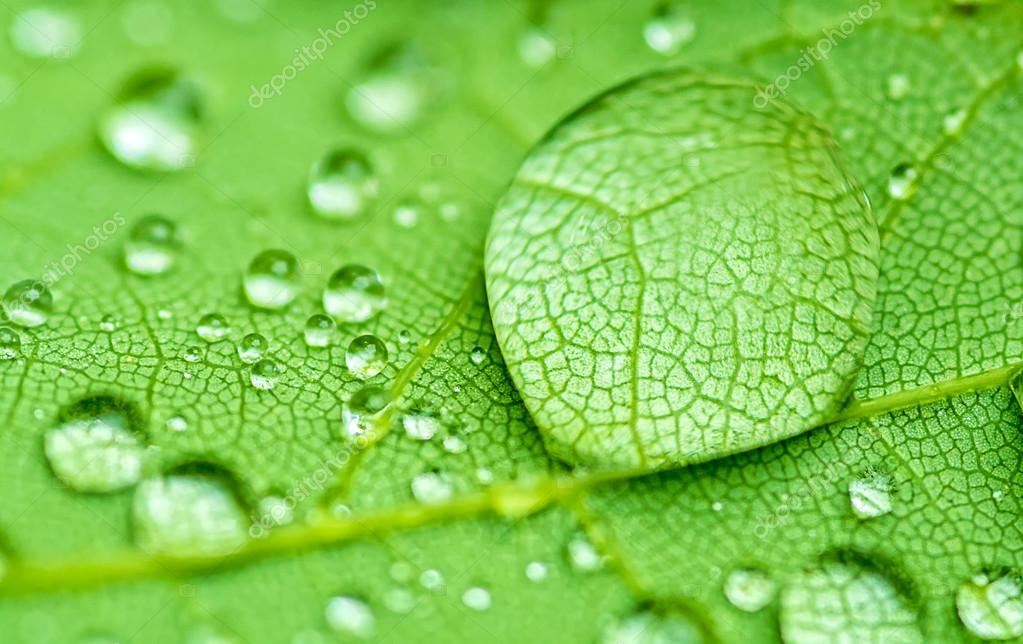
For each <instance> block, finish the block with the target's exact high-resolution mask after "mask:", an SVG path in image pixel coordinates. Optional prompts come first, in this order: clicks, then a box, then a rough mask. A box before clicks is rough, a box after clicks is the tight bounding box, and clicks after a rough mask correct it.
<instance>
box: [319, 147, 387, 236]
mask: <svg viewBox="0 0 1023 644" xmlns="http://www.w3.org/2000/svg"><path fill="white" fill-rule="evenodd" d="M379 183H380V182H379V180H378V179H377V176H376V173H374V171H373V167H372V166H371V165H370V163H369V160H368V159H366V157H365V156H364V155H362V154H361V153H359V152H356V151H355V150H350V149H338V150H332V151H330V152H328V153H327V154H326V155H325V156H324V157H323V158H322V159H320V160H319V161H317V162H316V163H315V164H313V167H312V170H310V171H309V187H308V189H307V191H306V194H307V196H308V197H309V204H310V205H311V206H312V208H313V212H315V213H316V214H317V215H319V216H320V217H323V218H325V219H352V218H354V217H357V216H359V215H361V214H362V213H364V212H366V210H367V209H368V208H369V207H370V205H371V204H372V203H373V202H374V201H375V200H376V197H377V191H378V189H379Z"/></svg>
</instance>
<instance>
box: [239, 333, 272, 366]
mask: <svg viewBox="0 0 1023 644" xmlns="http://www.w3.org/2000/svg"><path fill="white" fill-rule="evenodd" d="M268 347H269V343H268V342H267V341H266V338H264V337H263V336H262V335H260V334H258V333H250V334H248V335H246V336H245V337H244V338H242V341H241V342H239V343H238V357H239V358H241V360H242V362H244V363H245V364H253V363H254V362H257V361H258V360H259V359H260V358H262V357H263V353H264V352H265V351H266V350H267V348H268Z"/></svg>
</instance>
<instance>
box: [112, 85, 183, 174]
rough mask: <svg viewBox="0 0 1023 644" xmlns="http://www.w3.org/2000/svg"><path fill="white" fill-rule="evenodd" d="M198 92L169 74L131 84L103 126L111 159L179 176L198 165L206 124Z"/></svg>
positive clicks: (125, 89) (121, 94) (142, 168)
mask: <svg viewBox="0 0 1023 644" xmlns="http://www.w3.org/2000/svg"><path fill="white" fill-rule="evenodd" d="M201 112H202V109H201V96H200V93H199V90H198V88H197V87H196V86H195V84H194V83H192V82H191V81H189V80H186V79H184V78H182V77H181V76H180V75H179V74H178V73H176V72H174V71H172V70H167V69H152V70H146V71H144V72H142V73H140V74H138V75H136V76H135V77H134V78H132V79H130V80H129V81H128V82H127V83H126V85H125V87H124V89H123V90H122V91H121V93H120V97H119V99H118V100H117V101H116V102H115V104H114V105H113V106H111V107H110V108H109V109H108V110H107V111H106V112H104V114H103V116H102V117H101V119H100V122H99V137H100V140H101V141H102V142H103V145H104V146H105V147H106V149H107V151H108V152H110V154H111V155H112V156H113V157H114V158H115V159H117V160H118V161H120V162H121V163H123V164H124V165H126V166H128V167H130V168H134V169H136V170H148V171H158V172H174V171H178V170H183V169H184V168H187V167H188V166H190V165H192V163H193V160H194V158H195V153H196V151H197V146H198V132H199V124H200V121H201Z"/></svg>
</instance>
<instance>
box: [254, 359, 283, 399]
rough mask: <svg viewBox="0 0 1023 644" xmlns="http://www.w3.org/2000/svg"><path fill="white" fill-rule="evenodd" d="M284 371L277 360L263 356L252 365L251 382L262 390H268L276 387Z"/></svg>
mask: <svg viewBox="0 0 1023 644" xmlns="http://www.w3.org/2000/svg"><path fill="white" fill-rule="evenodd" d="M283 371H284V370H283V369H282V368H281V365H280V364H279V363H278V362H277V361H276V360H272V359H270V358H263V359H262V360H260V361H259V362H257V363H256V364H254V365H252V371H251V372H250V373H249V382H251V383H252V386H253V387H255V388H256V389H259V390H260V391H268V390H270V389H273V388H274V385H276V384H277V380H278V379H279V378H280V376H281V373H283Z"/></svg>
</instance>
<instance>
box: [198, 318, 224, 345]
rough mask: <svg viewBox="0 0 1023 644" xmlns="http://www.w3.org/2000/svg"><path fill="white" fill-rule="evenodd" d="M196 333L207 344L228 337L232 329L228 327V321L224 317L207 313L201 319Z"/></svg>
mask: <svg viewBox="0 0 1023 644" xmlns="http://www.w3.org/2000/svg"><path fill="white" fill-rule="evenodd" d="M195 332H196V333H197V334H198V335H199V337H200V338H202V339H203V340H205V341H207V342H216V341H217V340H223V339H224V338H225V337H227V334H228V333H230V332H231V327H230V326H228V324H227V320H225V319H224V316H223V315H220V314H219V313H207V314H206V315H204V316H202V317H201V318H199V324H197V325H196V327H195Z"/></svg>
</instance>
